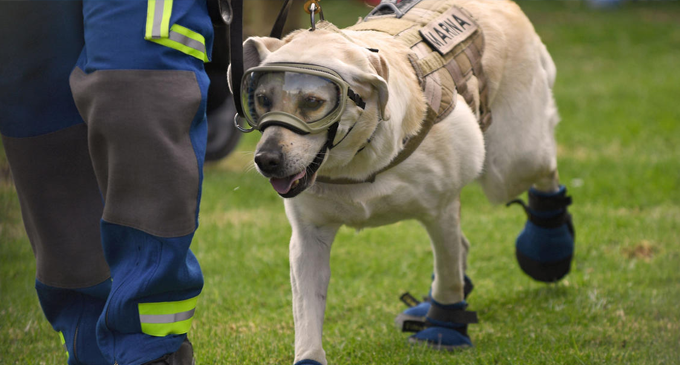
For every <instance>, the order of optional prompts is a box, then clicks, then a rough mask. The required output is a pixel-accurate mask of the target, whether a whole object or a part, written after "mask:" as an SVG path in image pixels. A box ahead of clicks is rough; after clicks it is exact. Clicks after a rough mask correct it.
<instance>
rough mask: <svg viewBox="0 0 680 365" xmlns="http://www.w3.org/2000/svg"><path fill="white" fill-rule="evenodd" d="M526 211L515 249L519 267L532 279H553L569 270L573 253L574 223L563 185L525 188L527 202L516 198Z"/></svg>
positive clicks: (569, 201) (569, 198)
mask: <svg viewBox="0 0 680 365" xmlns="http://www.w3.org/2000/svg"><path fill="white" fill-rule="evenodd" d="M514 203H517V204H520V205H522V207H524V211H525V212H526V213H527V222H526V225H525V226H524V230H523V231H522V232H521V233H520V234H519V236H518V237H517V241H516V245H515V248H516V250H515V252H516V256H517V261H518V262H519V266H520V267H521V268H522V270H523V271H524V272H525V273H526V274H527V275H529V276H531V277H532V278H533V279H535V280H538V281H543V282H547V283H550V282H556V281H558V280H560V279H562V278H563V277H564V276H565V275H567V274H568V273H569V270H570V269H571V261H572V259H573V256H574V226H573V224H572V220H571V214H569V212H568V211H567V207H568V206H569V205H571V197H569V196H567V189H566V187H564V186H561V187H560V190H559V191H557V192H555V193H544V192H540V191H538V190H535V189H534V188H531V189H529V205H528V206H527V205H526V204H525V203H524V202H523V201H521V200H519V199H517V200H513V201H511V202H510V203H508V206H509V205H511V204H514Z"/></svg>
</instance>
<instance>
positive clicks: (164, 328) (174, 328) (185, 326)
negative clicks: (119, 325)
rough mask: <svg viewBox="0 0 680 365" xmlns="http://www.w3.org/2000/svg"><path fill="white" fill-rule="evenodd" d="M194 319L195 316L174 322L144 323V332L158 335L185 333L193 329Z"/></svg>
mask: <svg viewBox="0 0 680 365" xmlns="http://www.w3.org/2000/svg"><path fill="white" fill-rule="evenodd" d="M192 320H193V318H189V319H187V320H184V321H180V322H174V323H142V333H145V334H147V335H149V336H156V337H163V336H167V335H183V334H185V333H187V332H189V329H191V321H192Z"/></svg>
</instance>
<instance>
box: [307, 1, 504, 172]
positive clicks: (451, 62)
mask: <svg viewBox="0 0 680 365" xmlns="http://www.w3.org/2000/svg"><path fill="white" fill-rule="evenodd" d="M453 4H454V1H451V0H401V1H400V2H399V3H397V2H396V1H394V2H389V1H383V3H381V4H380V5H378V6H377V7H376V8H374V9H373V11H371V13H370V14H369V15H368V16H367V17H366V18H364V19H363V20H361V21H360V22H359V23H357V24H355V25H353V26H351V27H349V28H347V30H355V31H377V32H383V33H387V34H390V35H391V36H393V37H394V38H395V39H398V40H400V41H401V42H403V43H404V44H406V45H407V46H408V47H409V48H410V49H411V52H410V53H409V54H408V60H409V62H410V63H411V65H412V66H413V70H414V72H415V74H416V76H417V77H418V81H419V83H420V86H421V88H422V90H423V92H424V94H425V98H426V101H427V115H426V117H425V120H424V122H423V125H422V127H421V129H420V131H419V132H418V134H416V135H415V136H412V137H410V138H407V139H405V140H404V147H403V149H402V150H401V152H399V154H398V155H397V156H396V157H395V158H394V159H393V160H392V162H391V163H390V164H389V165H387V166H386V167H384V168H383V169H381V170H380V171H378V172H376V173H374V174H373V175H371V176H370V177H369V178H368V179H366V180H365V181H356V180H351V179H344V178H340V179H331V178H328V177H325V176H318V177H317V181H318V182H322V183H329V184H361V183H364V182H373V181H375V177H376V175H378V174H380V173H381V172H384V171H386V170H389V169H391V168H392V167H394V166H396V165H398V164H399V163H401V162H403V161H404V160H406V158H408V157H409V156H410V155H411V154H412V153H413V152H414V151H415V150H416V149H417V148H418V146H419V145H420V143H421V142H422V141H423V140H424V139H425V136H426V135H427V133H428V132H429V131H430V129H431V128H432V127H433V126H434V125H435V124H437V123H438V122H440V121H441V120H443V119H444V118H446V117H447V116H448V115H449V114H450V113H451V111H452V110H453V109H454V108H455V107H456V100H457V95H458V94H460V95H461V96H462V97H463V98H464V99H465V102H466V103H467V104H468V106H470V109H472V110H473V111H474V112H475V114H476V116H477V121H478V123H479V126H480V128H481V129H482V131H486V130H487V129H488V128H489V126H490V125H491V122H492V119H491V111H490V110H489V105H488V87H487V82H486V81H487V80H486V77H485V75H484V70H483V69H482V55H483V52H484V34H483V33H482V29H481V27H479V26H478V25H477V23H476V22H475V20H474V17H473V16H472V14H471V13H470V12H469V11H467V10H466V9H463V8H461V7H459V6H456V5H453ZM475 96H477V97H475Z"/></svg>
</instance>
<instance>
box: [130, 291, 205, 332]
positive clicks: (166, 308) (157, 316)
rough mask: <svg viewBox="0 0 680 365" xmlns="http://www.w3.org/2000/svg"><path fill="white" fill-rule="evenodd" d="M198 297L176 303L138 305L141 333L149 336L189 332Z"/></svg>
mask: <svg viewBox="0 0 680 365" xmlns="http://www.w3.org/2000/svg"><path fill="white" fill-rule="evenodd" d="M197 301H198V297H197V296H196V297H194V298H190V299H186V300H181V301H177V302H157V303H139V304H138V309H139V318H140V323H141V327H142V333H145V334H147V335H151V336H158V337H162V336H167V335H170V334H175V335H180V334H184V333H187V332H189V329H190V328H191V321H192V320H193V314H194V310H195V309H196V302H197Z"/></svg>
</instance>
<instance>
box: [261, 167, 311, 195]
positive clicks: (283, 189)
mask: <svg viewBox="0 0 680 365" xmlns="http://www.w3.org/2000/svg"><path fill="white" fill-rule="evenodd" d="M315 176H316V172H314V174H312V176H309V175H308V174H307V169H305V170H302V171H301V172H299V173H297V174H295V175H291V176H288V177H283V178H279V177H272V178H270V179H269V182H270V183H271V184H272V187H273V188H274V190H276V192H277V193H279V195H280V196H281V197H283V198H293V197H295V196H297V195H298V194H300V193H301V192H303V191H304V190H305V189H307V187H309V185H310V183H311V182H312V181H313V180H314V177H315Z"/></svg>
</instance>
